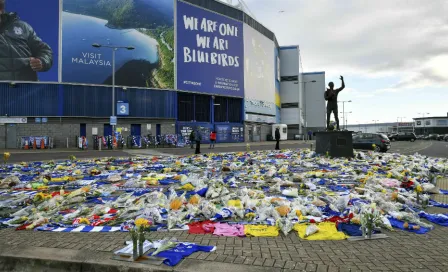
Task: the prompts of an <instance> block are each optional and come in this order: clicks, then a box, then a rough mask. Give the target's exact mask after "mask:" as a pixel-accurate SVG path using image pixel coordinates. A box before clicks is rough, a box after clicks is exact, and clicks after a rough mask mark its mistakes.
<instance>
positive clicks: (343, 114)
mask: <svg viewBox="0 0 448 272" xmlns="http://www.w3.org/2000/svg"><path fill="white" fill-rule="evenodd" d="M340 113H342V116H344V117H343V120H342V122H344V123H343V124H342V127H344V126H345V129H347V126H348V121H347V117H346V116H348V115H349V114H350V113H353V112H351V111H348V112H343V111H342V112H340Z"/></svg>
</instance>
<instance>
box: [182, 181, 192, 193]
mask: <svg viewBox="0 0 448 272" xmlns="http://www.w3.org/2000/svg"><path fill="white" fill-rule="evenodd" d="M180 189H182V190H184V191H193V190H194V186H193V185H192V184H191V183H187V184H185V185H184V186H182V187H180Z"/></svg>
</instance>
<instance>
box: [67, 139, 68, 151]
mask: <svg viewBox="0 0 448 272" xmlns="http://www.w3.org/2000/svg"><path fill="white" fill-rule="evenodd" d="M67 149H68V137H67Z"/></svg>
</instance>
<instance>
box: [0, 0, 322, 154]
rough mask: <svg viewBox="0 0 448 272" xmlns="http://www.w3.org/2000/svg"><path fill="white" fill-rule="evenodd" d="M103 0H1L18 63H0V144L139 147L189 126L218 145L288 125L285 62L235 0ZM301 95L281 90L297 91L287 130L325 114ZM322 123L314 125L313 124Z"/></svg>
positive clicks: (271, 36)
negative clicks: (104, 142) (101, 140)
mask: <svg viewBox="0 0 448 272" xmlns="http://www.w3.org/2000/svg"><path fill="white" fill-rule="evenodd" d="M227 2H230V1H227ZM105 3H106V2H105V1H98V0H63V1H59V0H41V1H33V0H20V1H18V0H6V12H7V13H9V12H15V13H17V15H18V17H16V16H13V15H9V16H10V18H11V19H10V20H8V21H7V23H8V24H7V25H6V26H2V30H1V31H4V33H5V35H7V36H8V38H9V39H10V41H13V42H8V44H6V43H5V44H1V43H2V42H4V41H0V48H3V46H9V47H10V49H11V50H10V52H12V53H11V55H10V56H5V58H10V59H18V58H20V59H23V60H24V61H22V62H20V63H15V62H14V63H13V62H11V63H13V64H11V65H3V66H2V65H0V67H2V68H0V93H1V94H2V99H1V100H0V116H1V117H0V123H1V124H3V125H2V126H0V147H2V148H23V147H24V145H25V144H28V145H30V146H31V145H32V139H33V137H34V139H36V138H39V139H42V138H43V139H44V142H45V145H46V147H48V146H50V145H51V146H52V147H54V148H59V147H63V148H65V147H78V146H79V143H80V141H79V138H80V137H84V138H85V139H87V140H88V141H90V143H92V139H94V138H95V136H104V137H106V138H107V137H109V138H112V137H110V136H112V135H114V134H115V135H117V136H119V137H122V138H123V139H127V140H125V142H127V144H131V145H134V144H136V145H141V139H142V136H147V135H152V136H159V137H162V136H163V135H172V136H173V135H182V136H183V138H188V136H189V134H190V132H191V131H192V130H193V129H196V128H199V129H200V130H201V131H202V135H203V141H204V142H208V141H209V134H210V132H211V131H212V130H215V131H216V132H217V142H218V143H219V142H244V141H264V140H266V139H267V138H268V135H269V134H271V127H272V124H276V123H282V122H283V120H287V118H286V119H285V118H282V115H283V114H286V115H288V114H289V115H290V113H285V112H288V111H287V110H285V109H284V108H283V107H282V105H283V104H288V103H289V102H288V101H287V100H288V98H282V84H281V82H282V76H283V73H282V72H281V67H283V64H282V63H283V62H284V63H288V62H291V60H290V59H289V56H288V54H282V48H281V47H280V46H279V44H278V42H277V40H276V37H275V34H274V33H273V32H271V31H270V30H268V29H267V28H266V27H264V26H263V25H262V24H261V23H259V22H258V21H257V20H255V19H254V17H253V16H251V15H250V12H249V11H248V10H247V8H246V7H245V5H244V3H243V2H242V1H239V2H238V3H239V5H238V6H233V5H229V4H226V3H223V2H219V1H214V0H183V1H181V0H175V1H173V0H133V1H124V0H110V1H107V4H105ZM154 11H157V12H154ZM36 14H39V16H36ZM149 14H150V15H151V16H149ZM19 47H20V48H21V49H23V48H26V50H17V48H19ZM14 52H16V53H17V52H18V53H17V54H16V55H14V54H15V53H14ZM284 58H286V59H284ZM36 59H37V60H38V61H37V62H36ZM296 60H297V61H299V60H300V52H297V59H296ZM36 63H37V64H36ZM298 63H299V62H298ZM35 65H37V68H36V67H34V70H33V69H32V68H31V67H33V66H35ZM297 67H298V66H297ZM2 69H3V70H2ZM5 69H6V70H5ZM35 70H37V71H38V72H35ZM300 73H302V71H300V70H299V69H298V68H297V70H296V71H294V72H293V74H294V75H295V76H296V77H297V78H298V77H299V74H300ZM24 75H27V76H24ZM281 75H282V76H281ZM319 80H321V81H322V76H321V75H319ZM323 81H325V78H324V77H323ZM302 85H303V84H298V85H297V86H302ZM324 85H325V84H324ZM324 85H323V86H324ZM301 88H302V87H300V88H296V89H294V90H293V89H290V90H288V91H287V93H288V95H290V94H291V93H293V92H297V93H298V94H299V92H300V95H299V96H300V101H296V100H294V101H293V103H299V104H300V111H301V112H302V113H298V114H301V115H300V116H301V117H299V118H298V120H297V122H296V121H294V124H293V125H294V126H297V127H300V128H301V129H299V130H297V131H296V132H294V133H295V134H302V133H304V132H305V131H306V130H307V128H306V125H307V122H306V119H307V118H306V117H304V116H307V114H308V112H311V113H312V112H314V111H316V112H319V113H320V111H322V112H324V110H325V109H324V108H325V104H322V103H321V101H320V100H321V99H320V100H319V99H314V98H313V99H310V98H312V97H314V95H316V93H318V92H319V90H316V89H313V90H312V91H313V93H314V94H313V95H309V96H307V98H305V97H304V96H303V93H302V92H303V90H302V89H301ZM323 88H324V87H322V89H323ZM299 96H298V97H299ZM317 96H319V94H317ZM320 96H322V97H323V90H322V95H320ZM308 99H310V101H311V102H309V101H308ZM315 100H316V101H319V102H318V103H316V104H315V105H311V104H312V103H313V102H312V101H315ZM305 101H306V102H305ZM308 102H309V103H311V104H309V103H308ZM305 104H307V105H305ZM308 104H309V105H308ZM287 107H288V106H287ZM305 108H306V109H307V110H308V111H306V110H305ZM320 108H322V109H320ZM311 113H310V114H311ZM294 114H295V113H294ZM320 119H321V118H318V119H317V121H313V125H312V126H313V127H323V126H324V123H325V119H323V120H320ZM114 131H115V132H114ZM30 137H31V138H30ZM177 138H178V139H180V138H181V137H177ZM27 139H28V140H30V141H27ZM129 139H132V140H131V142H129V141H130V140H129ZM136 139H137V140H139V143H137V142H136V141H135V140H136ZM38 145H39V143H38Z"/></svg>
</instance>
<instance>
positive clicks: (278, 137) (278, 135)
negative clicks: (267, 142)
mask: <svg viewBox="0 0 448 272" xmlns="http://www.w3.org/2000/svg"><path fill="white" fill-rule="evenodd" d="M275 140H276V141H277V143H276V144H275V150H280V129H279V128H276V129H275Z"/></svg>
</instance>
